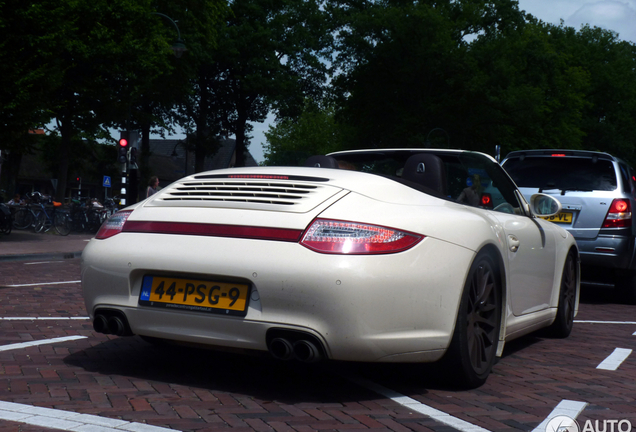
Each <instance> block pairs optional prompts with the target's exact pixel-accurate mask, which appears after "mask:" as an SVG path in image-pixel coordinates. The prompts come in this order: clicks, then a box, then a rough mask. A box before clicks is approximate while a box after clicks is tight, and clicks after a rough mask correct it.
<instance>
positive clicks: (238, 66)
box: [183, 0, 330, 166]
mask: <svg viewBox="0 0 636 432" xmlns="http://www.w3.org/2000/svg"><path fill="white" fill-rule="evenodd" d="M229 5H230V9H231V11H230V14H229V15H227V17H226V19H225V21H224V22H223V23H222V24H221V25H220V27H219V29H218V35H219V42H218V44H217V46H216V48H215V49H213V50H212V51H211V52H210V53H209V54H210V55H209V57H206V58H205V59H204V61H202V62H201V63H200V64H199V69H198V73H197V75H196V77H195V78H194V80H193V86H192V88H193V89H194V92H193V93H192V94H191V97H190V98H189V99H188V101H187V102H186V103H185V104H184V105H183V114H184V116H183V117H184V118H185V119H186V123H185V126H186V129H187V130H190V131H192V132H193V134H192V135H193V136H194V137H196V138H197V139H199V140H202V141H203V142H210V139H209V137H210V136H213V137H214V136H218V135H219V134H222V133H230V134H232V135H234V136H235V137H236V159H237V160H236V165H237V166H242V165H244V157H245V150H246V148H247V146H248V144H249V132H250V131H251V126H250V124H249V122H262V121H264V119H265V118H266V116H267V114H268V113H269V111H270V110H275V111H277V112H278V113H280V114H281V115H282V116H290V115H297V114H298V112H300V107H302V104H303V99H304V97H306V96H312V97H319V96H320V92H321V85H322V84H323V82H324V81H325V72H326V66H325V65H324V64H323V63H322V62H321V58H322V56H324V55H325V50H326V49H327V48H329V47H330V44H329V40H330V34H329V32H328V29H329V26H328V20H326V18H325V15H324V13H323V12H322V11H321V9H320V4H319V3H318V2H317V1H315V0H234V1H232V2H230V3H229ZM200 159H201V158H200V157H197V161H199V160H200ZM201 162H202V161H201Z"/></svg>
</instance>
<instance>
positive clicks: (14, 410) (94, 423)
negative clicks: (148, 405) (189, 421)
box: [0, 401, 175, 432]
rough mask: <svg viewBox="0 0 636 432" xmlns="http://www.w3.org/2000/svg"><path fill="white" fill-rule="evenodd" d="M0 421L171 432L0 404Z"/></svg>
mask: <svg viewBox="0 0 636 432" xmlns="http://www.w3.org/2000/svg"><path fill="white" fill-rule="evenodd" d="M0 419H1V420H7V421H12V422H17V423H26V424H29V425H35V426H42V427H46V428H50V429H59V430H64V431H75V432H89V431H90V432H122V431H128V432H166V431H170V432H175V429H168V428H163V427H159V426H152V425H148V424H145V423H133V422H129V421H125V420H119V419H112V418H108V417H99V416H96V415H90V414H80V413H76V412H71V411H63V410H58V409H52V408H42V407H35V406H31V405H24V404H18V403H13V402H2V401H0Z"/></svg>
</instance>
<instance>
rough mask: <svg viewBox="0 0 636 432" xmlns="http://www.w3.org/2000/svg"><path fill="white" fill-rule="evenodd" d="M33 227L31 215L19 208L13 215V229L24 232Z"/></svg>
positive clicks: (27, 210) (29, 212)
mask: <svg viewBox="0 0 636 432" xmlns="http://www.w3.org/2000/svg"><path fill="white" fill-rule="evenodd" d="M31 225H33V214H32V213H31V211H30V210H29V209H28V208H20V209H17V210H16V211H15V214H14V215H13V228H15V229H19V230H24V229H27V228H29V227H30V226H31Z"/></svg>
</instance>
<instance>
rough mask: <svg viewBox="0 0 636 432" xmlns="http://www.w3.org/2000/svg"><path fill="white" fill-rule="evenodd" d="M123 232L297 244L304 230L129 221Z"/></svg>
mask: <svg viewBox="0 0 636 432" xmlns="http://www.w3.org/2000/svg"><path fill="white" fill-rule="evenodd" d="M122 231H123V232H138V233H153V234H181V235H199V236H210V237H234V238H247V239H258V240H276V241H288V242H297V241H298V240H300V236H301V234H302V233H303V232H302V230H292V229H284V228H262V227H251V226H239V225H216V224H198V223H185V222H143V221H127V222H126V224H125V225H124V229H123V230H122Z"/></svg>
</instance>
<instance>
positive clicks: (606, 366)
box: [596, 348, 632, 370]
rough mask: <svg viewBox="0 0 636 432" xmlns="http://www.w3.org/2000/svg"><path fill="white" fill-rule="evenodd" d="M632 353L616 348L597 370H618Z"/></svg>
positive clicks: (628, 350)
mask: <svg viewBox="0 0 636 432" xmlns="http://www.w3.org/2000/svg"><path fill="white" fill-rule="evenodd" d="M631 353H632V350H630V349H625V348H616V349H615V350H614V352H613V353H611V354H610V355H609V356H608V357H607V358H606V359H605V360H603V361H602V362H601V363H600V364H599V365H598V366H596V369H603V370H616V369H618V367H619V366H620V365H621V363H623V362H624V361H625V360H626V359H627V357H629V355H630V354H631Z"/></svg>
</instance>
